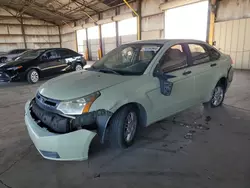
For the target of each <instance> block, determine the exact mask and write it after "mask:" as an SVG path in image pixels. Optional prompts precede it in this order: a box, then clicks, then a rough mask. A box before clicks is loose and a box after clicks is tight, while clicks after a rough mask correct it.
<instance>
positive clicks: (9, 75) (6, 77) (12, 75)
mask: <svg viewBox="0 0 250 188" xmlns="http://www.w3.org/2000/svg"><path fill="white" fill-rule="evenodd" d="M18 79H20V76H19V74H18V73H17V72H14V71H2V70H0V82H11V81H12V80H18Z"/></svg>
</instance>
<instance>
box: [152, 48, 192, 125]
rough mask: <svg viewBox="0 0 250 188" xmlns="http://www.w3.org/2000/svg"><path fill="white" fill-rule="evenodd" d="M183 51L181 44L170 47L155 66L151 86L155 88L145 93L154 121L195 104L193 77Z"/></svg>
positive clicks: (185, 53)
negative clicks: (148, 99)
mask: <svg viewBox="0 0 250 188" xmlns="http://www.w3.org/2000/svg"><path fill="white" fill-rule="evenodd" d="M185 49H186V47H185V46H184V45H182V44H178V45H174V46H172V47H170V48H169V49H168V50H167V51H166V52H165V54H164V55H163V57H162V58H161V60H160V62H159V63H158V65H157V66H156V69H155V71H154V77H153V82H154V83H153V84H152V85H154V86H155V88H154V89H152V90H151V91H149V92H148V93H147V95H148V96H149V98H150V100H151V102H152V105H153V109H152V114H153V116H154V118H153V119H155V120H160V119H163V118H166V117H168V116H170V115H173V114H175V113H177V112H180V111H182V110H184V109H186V108H188V107H190V106H192V105H193V104H194V103H195V95H194V89H195V87H194V76H193V75H192V72H191V69H190V68H189V66H188V63H189V58H188V55H187V50H185Z"/></svg>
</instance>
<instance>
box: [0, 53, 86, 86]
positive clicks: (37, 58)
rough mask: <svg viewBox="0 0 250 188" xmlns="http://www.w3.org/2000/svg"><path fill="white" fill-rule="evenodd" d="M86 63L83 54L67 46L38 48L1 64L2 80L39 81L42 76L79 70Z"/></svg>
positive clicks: (0, 77) (0, 75) (0, 74)
mask: <svg viewBox="0 0 250 188" xmlns="http://www.w3.org/2000/svg"><path fill="white" fill-rule="evenodd" d="M85 65H86V60H85V59H84V58H83V56H82V55H81V54H78V53H77V52H74V51H72V50H70V49H66V48H52V49H37V50H29V51H27V52H24V53H23V54H22V55H21V56H20V57H18V58H17V59H16V60H15V61H12V62H8V63H4V64H0V82H10V81H14V80H24V79H26V80H27V81H28V82H29V83H32V84H34V83H36V82H38V80H39V78H40V77H46V76H52V75H55V74H57V73H62V72H69V71H79V70H82V69H83V67H84V66H85Z"/></svg>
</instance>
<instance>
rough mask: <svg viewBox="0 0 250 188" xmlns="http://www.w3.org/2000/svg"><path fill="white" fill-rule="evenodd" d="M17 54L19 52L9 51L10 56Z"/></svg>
mask: <svg viewBox="0 0 250 188" xmlns="http://www.w3.org/2000/svg"><path fill="white" fill-rule="evenodd" d="M16 53H17V50H11V51H9V53H8V54H16Z"/></svg>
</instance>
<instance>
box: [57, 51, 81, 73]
mask: <svg viewBox="0 0 250 188" xmlns="http://www.w3.org/2000/svg"><path fill="white" fill-rule="evenodd" d="M59 53H60V55H61V57H62V59H61V63H62V65H65V68H64V70H71V69H73V68H74V66H75V63H76V62H80V63H81V62H82V61H81V57H82V56H81V55H80V54H78V53H77V52H74V51H72V50H69V49H59Z"/></svg>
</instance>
